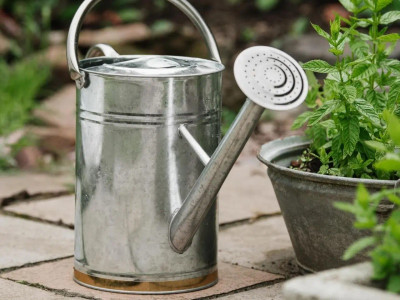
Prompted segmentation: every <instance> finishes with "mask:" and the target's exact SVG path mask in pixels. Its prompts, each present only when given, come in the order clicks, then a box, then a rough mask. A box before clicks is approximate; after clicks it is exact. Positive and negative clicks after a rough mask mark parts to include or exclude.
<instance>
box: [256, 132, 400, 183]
mask: <svg viewBox="0 0 400 300" xmlns="http://www.w3.org/2000/svg"><path fill="white" fill-rule="evenodd" d="M310 143H311V141H310V139H308V138H307V137H305V136H299V135H295V136H290V137H286V138H282V139H276V140H273V141H270V142H268V143H266V144H264V145H262V146H261V149H260V150H259V152H258V154H257V158H258V159H259V160H260V161H261V162H262V163H264V164H265V165H267V166H268V168H269V169H272V170H275V171H277V172H280V173H284V174H285V175H287V176H290V177H296V178H302V180H308V181H316V182H321V183H330V184H335V185H348V186H357V185H358V184H360V183H362V184H364V185H366V186H369V187H378V188H383V187H395V184H396V180H382V179H364V178H349V177H342V176H332V175H322V174H317V173H308V172H304V171H299V170H293V169H289V168H288V167H283V166H280V165H278V164H276V163H274V160H275V159H276V158H278V157H279V156H283V155H285V154H286V155H287V154H289V153H292V152H293V151H296V150H297V151H299V150H304V149H305V147H306V146H308V145H310Z"/></svg>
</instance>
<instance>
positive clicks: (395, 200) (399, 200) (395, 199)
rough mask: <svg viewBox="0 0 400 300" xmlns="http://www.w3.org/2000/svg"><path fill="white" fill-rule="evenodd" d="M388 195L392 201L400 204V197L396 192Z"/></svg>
mask: <svg viewBox="0 0 400 300" xmlns="http://www.w3.org/2000/svg"><path fill="white" fill-rule="evenodd" d="M386 196H387V197H388V199H389V200H390V202H392V203H394V204H396V205H400V198H399V197H397V196H396V195H395V194H387V195H386Z"/></svg>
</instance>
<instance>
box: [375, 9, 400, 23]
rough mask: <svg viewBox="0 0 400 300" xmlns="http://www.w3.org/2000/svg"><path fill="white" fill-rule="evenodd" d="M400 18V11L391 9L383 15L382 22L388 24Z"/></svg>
mask: <svg viewBox="0 0 400 300" xmlns="http://www.w3.org/2000/svg"><path fill="white" fill-rule="evenodd" d="M398 20H400V11H389V12H387V13H385V14H383V15H382V16H381V19H380V23H381V24H383V25H387V24H390V23H393V22H395V21H398Z"/></svg>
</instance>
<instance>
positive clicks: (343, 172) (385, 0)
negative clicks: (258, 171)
mask: <svg viewBox="0 0 400 300" xmlns="http://www.w3.org/2000/svg"><path fill="white" fill-rule="evenodd" d="M340 2H341V3H342V4H343V6H344V7H345V8H346V9H347V10H349V11H350V12H351V13H352V16H351V17H349V18H348V19H346V18H343V17H336V19H335V20H334V21H332V22H331V25H330V32H326V31H324V30H323V29H322V28H320V27H319V26H317V25H313V27H314V28H315V30H316V31H317V33H318V34H319V35H320V36H322V37H323V38H324V39H325V40H326V41H327V42H328V43H329V45H330V50H329V51H330V52H331V53H332V54H333V55H335V56H336V63H335V64H329V63H328V62H325V61H322V60H313V61H310V62H307V63H305V64H303V68H304V69H305V70H306V71H307V72H308V75H309V77H310V78H309V79H310V80H309V81H310V85H311V88H310V91H309V95H308V99H307V100H306V103H307V105H308V107H309V108H310V111H307V112H305V113H303V114H301V115H300V116H299V117H298V118H297V120H296V121H295V122H294V125H293V128H300V127H301V126H303V125H305V124H307V131H306V137H290V138H287V139H283V140H276V141H272V142H270V143H267V144H265V145H264V146H263V147H262V149H261V151H260V154H259V159H260V160H261V161H262V162H264V163H265V164H267V165H268V174H269V177H270V179H271V181H272V184H273V186H274V189H275V193H276V196H277V199H278V202H279V205H280V207H281V210H282V214H283V217H284V219H285V223H286V226H287V228H288V231H289V235H290V237H291V240H292V243H293V247H294V250H295V253H296V257H297V260H298V262H299V265H300V266H302V267H303V268H304V269H307V270H310V271H320V270H325V269H329V268H334V267H339V266H342V265H345V264H349V263H353V262H356V261H360V260H362V259H365V256H363V255H358V256H355V257H354V258H353V259H352V260H350V261H348V262H344V261H343V260H342V259H341V256H342V253H343V251H344V250H345V249H346V248H347V247H348V246H349V245H350V244H352V243H353V242H354V241H355V240H357V239H359V238H361V237H362V236H364V234H365V233H363V232H362V231H360V230H359V229H358V228H353V226H352V223H353V221H354V217H353V216H351V215H349V214H347V213H345V212H342V211H339V210H337V209H335V208H334V207H333V203H334V202H337V201H342V202H348V203H351V202H352V200H353V197H354V194H355V192H356V189H357V186H358V185H359V184H360V183H363V184H364V186H365V187H366V188H367V189H368V190H370V191H371V192H377V191H379V190H381V189H382V188H385V187H386V188H390V187H393V186H394V185H395V179H397V178H398V176H397V173H396V172H394V171H387V170H381V169H378V168H376V167H375V163H376V162H377V161H378V160H379V159H380V158H381V157H382V156H383V155H384V152H383V151H382V149H383V148H385V147H387V146H390V145H392V146H393V141H392V140H391V138H390V135H389V133H388V129H387V125H386V124H387V122H386V121H387V120H385V117H384V115H385V114H384V111H388V112H390V113H400V108H399V103H400V79H399V73H400V62H399V61H398V60H395V59H390V58H389V55H390V54H391V52H392V51H393V49H394V47H395V45H396V42H397V41H398V40H399V38H400V35H399V34H398V33H388V29H389V25H390V24H391V23H393V22H395V21H397V20H399V19H400V12H399V11H386V12H383V10H384V9H385V8H387V6H388V5H389V4H390V3H391V2H392V1H391V0H366V1H361V0H341V1H340ZM345 49H349V50H348V52H349V53H347V52H346V53H345ZM313 72H317V73H323V74H326V78H325V79H324V80H323V85H322V86H320V85H319V83H318V81H317V80H315V77H314V76H313ZM377 212H378V214H379V218H380V219H386V218H387V216H388V215H389V214H390V212H391V206H390V205H388V204H387V203H380V204H379V205H378V207H377Z"/></svg>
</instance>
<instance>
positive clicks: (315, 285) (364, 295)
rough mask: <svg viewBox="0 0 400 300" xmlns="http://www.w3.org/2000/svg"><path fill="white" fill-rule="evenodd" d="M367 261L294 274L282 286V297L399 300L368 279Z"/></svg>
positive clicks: (290, 299) (399, 297)
mask: <svg viewBox="0 0 400 300" xmlns="http://www.w3.org/2000/svg"><path fill="white" fill-rule="evenodd" d="M372 273H373V270H372V265H371V264H370V263H361V264H356V265H354V266H349V267H344V268H340V269H335V270H329V271H325V272H321V273H318V274H313V275H308V276H303V277H298V278H295V279H292V280H289V281H288V282H286V283H285V284H284V285H283V296H284V299H285V300H299V299H301V300H322V299H329V300H342V299H346V300H359V299H362V300H376V299H385V300H399V299H400V296H399V295H396V294H392V293H389V292H386V291H385V290H383V289H382V287H381V286H377V285H376V284H375V283H373V282H372V281H371V276H372Z"/></svg>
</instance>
